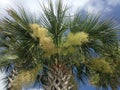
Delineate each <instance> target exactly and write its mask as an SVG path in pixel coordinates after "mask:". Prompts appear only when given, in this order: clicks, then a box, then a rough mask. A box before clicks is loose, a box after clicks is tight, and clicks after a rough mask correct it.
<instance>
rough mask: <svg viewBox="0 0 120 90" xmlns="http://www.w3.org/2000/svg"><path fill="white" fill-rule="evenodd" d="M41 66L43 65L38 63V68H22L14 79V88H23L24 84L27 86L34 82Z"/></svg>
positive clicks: (15, 89) (18, 89)
mask: <svg viewBox="0 0 120 90" xmlns="http://www.w3.org/2000/svg"><path fill="white" fill-rule="evenodd" d="M40 68H41V66H40V65H38V66H37V67H36V68H34V69H31V70H22V71H21V72H20V73H19V74H18V76H17V77H16V78H15V80H14V81H13V83H12V88H14V90H22V87H23V85H25V86H26V85H30V84H31V83H33V82H34V80H35V78H36V76H37V74H38V71H39V70H40Z"/></svg>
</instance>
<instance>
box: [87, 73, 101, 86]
mask: <svg viewBox="0 0 120 90" xmlns="http://www.w3.org/2000/svg"><path fill="white" fill-rule="evenodd" d="M99 80H100V77H99V74H93V75H92V76H91V77H90V80H89V82H90V84H91V85H97V84H98V82H99Z"/></svg>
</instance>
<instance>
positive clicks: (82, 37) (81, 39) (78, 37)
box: [65, 32, 89, 47]
mask: <svg viewBox="0 0 120 90" xmlns="http://www.w3.org/2000/svg"><path fill="white" fill-rule="evenodd" d="M88 41H89V40H88V34H87V33H85V32H78V33H69V35H68V38H67V41H66V43H65V46H66V47H68V46H71V45H82V44H83V43H86V42H88Z"/></svg>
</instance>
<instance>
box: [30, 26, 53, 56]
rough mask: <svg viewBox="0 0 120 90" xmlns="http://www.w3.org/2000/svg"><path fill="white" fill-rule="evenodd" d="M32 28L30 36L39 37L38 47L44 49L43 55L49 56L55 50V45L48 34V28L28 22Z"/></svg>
mask: <svg viewBox="0 0 120 90" xmlns="http://www.w3.org/2000/svg"><path fill="white" fill-rule="evenodd" d="M30 28H31V30H32V32H33V33H32V34H31V36H32V37H33V38H38V39H39V45H40V47H41V48H42V49H43V50H44V51H45V56H50V55H52V54H53V53H54V51H55V45H54V43H53V41H52V38H51V37H49V36H48V30H47V29H46V28H43V27H41V26H39V25H38V24H30Z"/></svg>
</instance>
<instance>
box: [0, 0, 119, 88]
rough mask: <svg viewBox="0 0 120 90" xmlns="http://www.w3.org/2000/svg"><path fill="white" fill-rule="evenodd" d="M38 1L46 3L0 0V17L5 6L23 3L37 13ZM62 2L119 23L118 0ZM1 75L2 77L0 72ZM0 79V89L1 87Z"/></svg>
mask: <svg viewBox="0 0 120 90" xmlns="http://www.w3.org/2000/svg"><path fill="white" fill-rule="evenodd" d="M38 1H39V2H41V1H42V2H43V3H44V4H47V2H46V1H47V0H0V18H2V17H3V16H4V15H6V13H5V9H7V8H11V7H13V8H15V7H16V5H23V6H24V7H25V8H26V9H28V10H30V11H31V12H34V13H38V12H39V11H41V9H40V7H39V4H38ZM53 1H55V0H53ZM63 1H64V3H68V4H69V6H70V10H71V12H72V13H74V12H75V11H76V10H77V9H79V10H81V11H84V12H89V13H91V14H96V13H97V14H100V15H102V16H103V17H105V18H109V17H112V18H114V20H115V21H116V22H118V23H120V0H74V1H73V0H63ZM0 75H1V76H0V79H1V77H4V75H2V74H1V73H0ZM2 86H3V84H2V81H1V80H0V90H4V89H2ZM81 90H94V88H93V87H91V86H90V85H89V84H88V85H86V86H83V85H82V87H81Z"/></svg>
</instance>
